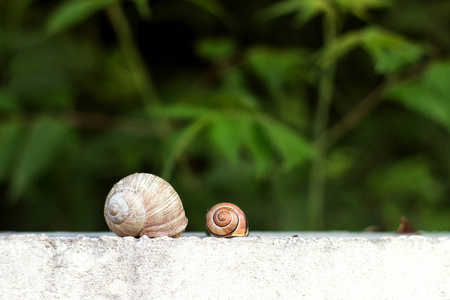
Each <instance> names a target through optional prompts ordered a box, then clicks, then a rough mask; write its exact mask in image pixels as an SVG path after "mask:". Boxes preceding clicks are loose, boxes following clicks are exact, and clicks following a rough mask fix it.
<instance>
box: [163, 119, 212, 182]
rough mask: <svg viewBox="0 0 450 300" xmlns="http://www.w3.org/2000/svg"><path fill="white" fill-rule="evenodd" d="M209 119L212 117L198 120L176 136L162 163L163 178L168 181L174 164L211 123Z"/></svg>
mask: <svg viewBox="0 0 450 300" xmlns="http://www.w3.org/2000/svg"><path fill="white" fill-rule="evenodd" d="M211 119H212V116H204V117H202V118H199V119H197V120H196V121H194V122H193V123H191V124H190V125H189V126H187V127H185V128H184V129H182V130H181V131H179V132H178V133H177V134H176V136H175V137H174V139H173V140H172V142H171V143H170V149H169V150H168V155H167V158H166V159H165V161H164V167H163V172H162V177H163V178H165V179H166V180H169V178H170V176H171V174H172V171H173V168H174V166H175V163H176V162H177V161H178V159H179V158H180V156H181V155H182V154H183V153H184V152H185V151H186V149H187V148H188V146H189V144H190V143H191V142H192V141H193V140H194V139H195V138H196V137H197V135H198V134H199V133H200V131H201V130H203V129H204V128H205V127H206V125H208V123H209V122H211Z"/></svg>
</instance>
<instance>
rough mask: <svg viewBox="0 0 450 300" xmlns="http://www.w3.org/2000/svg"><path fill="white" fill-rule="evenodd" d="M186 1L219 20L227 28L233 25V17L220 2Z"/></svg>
mask: <svg viewBox="0 0 450 300" xmlns="http://www.w3.org/2000/svg"><path fill="white" fill-rule="evenodd" d="M186 1H187V2H190V3H192V4H194V5H196V6H198V7H200V8H201V9H203V10H205V11H207V12H208V13H210V14H211V15H212V16H214V17H216V18H217V19H219V20H220V21H222V22H223V23H224V24H226V25H228V26H233V25H234V23H235V19H234V17H233V16H232V15H231V13H230V12H229V11H228V10H227V9H226V7H225V6H223V5H222V3H220V1H217V0H186Z"/></svg>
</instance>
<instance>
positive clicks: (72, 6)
mask: <svg viewBox="0 0 450 300" xmlns="http://www.w3.org/2000/svg"><path fill="white" fill-rule="evenodd" d="M119 1H120V0H72V1H68V2H64V3H63V4H61V5H60V6H59V7H58V8H57V9H56V10H55V11H54V12H53V14H52V16H50V18H49V20H48V22H47V26H46V30H47V32H48V33H49V34H55V33H59V32H62V31H64V30H67V29H70V28H71V27H73V26H75V25H77V24H79V23H81V22H83V21H84V20H86V19H87V18H89V17H90V16H91V15H93V14H95V13H96V12H98V11H100V10H102V9H104V8H106V7H108V6H109V5H111V4H113V3H116V2H119ZM137 3H139V2H137ZM140 7H141V6H140Z"/></svg>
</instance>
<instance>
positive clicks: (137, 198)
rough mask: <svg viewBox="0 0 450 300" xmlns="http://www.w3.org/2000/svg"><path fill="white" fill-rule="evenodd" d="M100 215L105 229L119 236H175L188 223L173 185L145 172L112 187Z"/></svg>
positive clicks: (124, 179)
mask: <svg viewBox="0 0 450 300" xmlns="http://www.w3.org/2000/svg"><path fill="white" fill-rule="evenodd" d="M104 215H105V220H106V223H107V224H108V227H109V229H111V231H113V232H115V233H116V234H117V235H119V236H135V237H137V236H143V235H147V236H148V237H161V236H170V237H178V236H180V235H181V233H182V232H183V231H184V230H185V228H186V226H187V222H188V220H187V218H186V216H185V213H184V209H183V204H182V203H181V199H180V197H179V196H178V194H177V192H176V191H175V190H174V189H173V187H172V186H171V185H170V184H169V183H167V182H166V181H165V180H164V179H162V178H159V177H158V176H155V175H152V174H145V173H136V174H133V175H130V176H127V177H125V178H123V179H122V180H120V181H119V182H118V183H116V184H115V185H114V186H113V188H112V189H111V191H110V192H109V194H108V197H107V198H106V202H105V209H104Z"/></svg>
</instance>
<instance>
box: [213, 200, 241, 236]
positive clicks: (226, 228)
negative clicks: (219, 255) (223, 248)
mask: <svg viewBox="0 0 450 300" xmlns="http://www.w3.org/2000/svg"><path fill="white" fill-rule="evenodd" d="M206 228H207V229H208V231H209V232H210V233H211V234H212V235H213V236H215V237H236V236H247V235H248V220H247V217H246V216H245V214H244V212H243V211H242V210H241V209H240V208H239V207H238V206H237V205H235V204H232V203H219V204H216V205H214V206H213V207H212V208H211V209H210V210H209V211H208V213H207V214H206Z"/></svg>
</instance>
